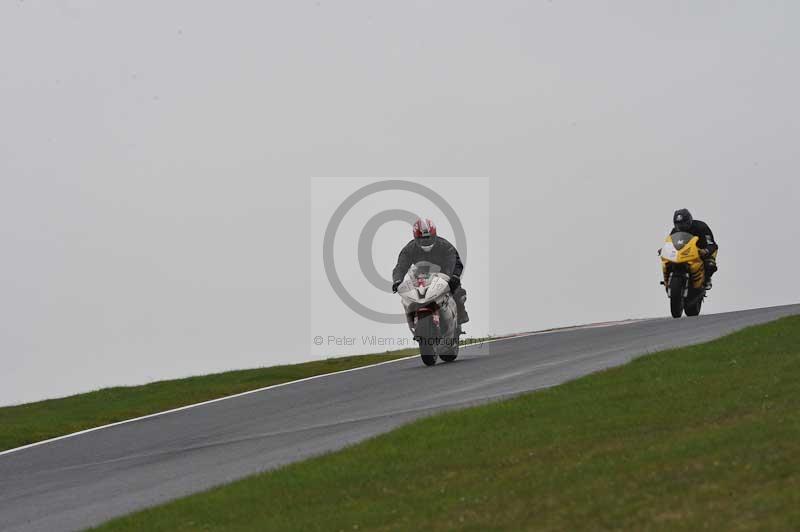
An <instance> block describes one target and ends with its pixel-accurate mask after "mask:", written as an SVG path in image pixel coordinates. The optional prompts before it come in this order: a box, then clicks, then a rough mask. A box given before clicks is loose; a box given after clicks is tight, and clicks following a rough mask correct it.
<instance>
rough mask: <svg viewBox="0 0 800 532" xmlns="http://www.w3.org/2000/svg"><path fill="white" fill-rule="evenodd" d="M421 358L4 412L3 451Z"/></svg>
mask: <svg viewBox="0 0 800 532" xmlns="http://www.w3.org/2000/svg"><path fill="white" fill-rule="evenodd" d="M417 352H418V351H417V349H404V350H399V351H391V352H387V353H383V354H374V355H359V356H349V357H340V358H330V359H327V360H319V361H313V362H305V363H302V364H291V365H286V366H273V367H269V368H257V369H247V370H239V371H228V372H225V373H217V374H213V375H201V376H197V377H189V378H185V379H177V380H167V381H159V382H153V383H150V384H145V385H142V386H120V387H115V388H104V389H102V390H97V391H94V392H89V393H83V394H79V395H73V396H70V397H64V398H60V399H50V400H47V401H38V402H35V403H27V404H23V405H17V406H7V407H2V408H0V451H4V450H7V449H13V448H15V447H20V446H22V445H27V444H29V443H35V442H38V441H42V440H46V439H49V438H55V437H57V436H63V435H65V434H70V433H73V432H78V431H81V430H86V429H90V428H93V427H99V426H101V425H106V424H108V423H115V422H117V421H124V420H126V419H133V418H136V417H140V416H146V415H148V414H154V413H156V412H162V411H164V410H170V409H172V408H178V407H181V406H186V405H190V404H193V403H200V402H203V401H209V400H211V399H217V398H219V397H225V396H228V395H234V394H237V393H241V392H246V391H249V390H256V389H258V388H263V387H265V386H271V385H273V384H281V383H284V382H289V381H294V380H298V379H304V378H306V377H313V376H315V375H323V374H326V373H335V372H337V371H343V370H346V369H352V368H357V367H361V366H368V365H370V364H376V363H379V362H386V361H389V360H395V359H398V358H403V357H406V356H409V355H413V354H415V353H417Z"/></svg>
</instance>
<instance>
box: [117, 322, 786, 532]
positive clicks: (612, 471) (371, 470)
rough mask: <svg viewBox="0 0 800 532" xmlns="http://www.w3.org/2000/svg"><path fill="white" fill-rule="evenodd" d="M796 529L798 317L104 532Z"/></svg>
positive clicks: (452, 416)
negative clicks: (209, 531) (206, 531)
mask: <svg viewBox="0 0 800 532" xmlns="http://www.w3.org/2000/svg"><path fill="white" fill-rule="evenodd" d="M701 528H705V529H712V530H737V529H742V530H752V529H765V530H790V529H794V530H797V529H800V317H793V318H787V319H783V320H780V321H778V322H774V323H771V324H767V325H763V326H759V327H755V328H751V329H747V330H745V331H742V332H739V333H736V334H734V335H732V336H729V337H726V338H723V339H720V340H717V341H715V342H711V343H708V344H704V345H700V346H696V347H691V348H686V349H680V350H673V351H667V352H663V353H658V354H655V355H651V356H646V357H643V358H640V359H637V360H635V361H634V362H632V363H631V364H628V365H626V366H622V367H618V368H614V369H610V370H607V371H604V372H601V373H597V374H594V375H590V376H588V377H584V378H581V379H578V380H575V381H572V382H569V383H566V384H564V385H562V386H558V387H555V388H551V389H548V390H543V391H539V392H536V393H532V394H528V395H525V396H522V397H519V398H516V399H513V400H509V401H504V402H500V403H494V404H490V405H486V406H481V407H477V408H472V409H467V410H463V411H458V412H452V413H447V414H442V415H438V416H435V417H430V418H426V419H423V420H420V421H417V422H415V423H412V424H410V425H407V426H405V427H402V428H400V429H398V430H395V431H393V432H391V433H388V434H385V435H383V436H380V437H377V438H374V439H371V440H368V441H366V442H364V443H361V444H359V445H356V446H353V447H349V448H347V449H344V450H342V451H339V452H336V453H332V454H328V455H324V456H321V457H318V458H314V459H311V460H308V461H305V462H300V463H296V464H293V465H290V466H287V467H284V468H281V469H278V470H275V471H271V472H268V473H263V474H260V475H255V476H253V477H250V478H247V479H243V480H241V481H238V482H234V483H232V484H229V485H226V486H222V487H219V488H216V489H213V490H210V491H208V492H204V493H201V494H197V495H193V496H191V497H187V498H184V499H180V500H177V501H173V502H171V503H167V504H165V505H162V506H160V507H156V508H153V509H149V510H145V511H143V512H139V513H136V514H133V515H131V516H127V517H123V518H121V519H117V520H114V521H111V522H110V523H107V524H106V525H105V526H103V527H101V530H120V531H126V530H137V531H138V530H347V531H351V530H365V529H369V530H452V529H460V530H476V531H478V530H480V531H483V530H526V529H528V530H575V529H583V530H585V529H592V530H596V529H629V530H645V529H653V530H659V529H660V530H675V529H682V530H697V529H701Z"/></svg>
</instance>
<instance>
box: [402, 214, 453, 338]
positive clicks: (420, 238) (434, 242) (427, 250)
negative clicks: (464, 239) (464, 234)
mask: <svg viewBox="0 0 800 532" xmlns="http://www.w3.org/2000/svg"><path fill="white" fill-rule="evenodd" d="M413 233H414V239H413V240H411V241H410V242H409V243H408V244H406V245H405V247H403V249H402V250H401V251H400V255H399V256H398V257H397V266H395V267H394V270H393V271H392V280H393V282H392V292H394V293H397V287H398V286H399V285H400V283H402V282H403V278H404V277H405V276H406V273H408V270H409V268H411V265H412V264H415V263H417V262H419V261H428V262H430V263H433V264H436V265H437V266H439V268H441V271H442V273H444V274H445V275H448V276H449V277H450V281H449V285H450V293H451V294H452V295H453V298H454V299H455V300H456V307H457V309H458V324H459V325H461V324H462V323H467V322H468V321H469V315H468V314H467V309H466V308H464V301H465V300H466V299H467V292H466V290H464V288H463V287H462V286H461V272H462V271H464V265H463V264H462V263H461V258H460V257H459V256H458V251H456V248H455V246H453V244H451V243H450V242H448V241H447V240H445V239H444V238H442V237H440V236H438V235H437V234H436V225H434V223H433V222H432V221H431V220H430V219H425V220H423V219H422V218H418V219H417V221H416V222H414V227H413Z"/></svg>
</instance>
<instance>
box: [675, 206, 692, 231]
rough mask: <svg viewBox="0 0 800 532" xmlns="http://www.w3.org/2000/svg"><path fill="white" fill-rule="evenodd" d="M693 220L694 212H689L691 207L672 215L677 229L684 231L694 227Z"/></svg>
mask: <svg viewBox="0 0 800 532" xmlns="http://www.w3.org/2000/svg"><path fill="white" fill-rule="evenodd" d="M693 221H694V218H692V213H690V212H689V209H681V210H679V211H675V214H673V215H672V223H674V224H675V229H677V230H678V231H682V232H684V233H685V232H687V231H688V230H689V229H691V228H692V222H693Z"/></svg>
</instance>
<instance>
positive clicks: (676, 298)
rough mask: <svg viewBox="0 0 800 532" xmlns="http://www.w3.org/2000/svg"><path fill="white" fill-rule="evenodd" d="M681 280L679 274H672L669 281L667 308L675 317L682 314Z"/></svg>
mask: <svg viewBox="0 0 800 532" xmlns="http://www.w3.org/2000/svg"><path fill="white" fill-rule="evenodd" d="M683 281H684V279H683V278H682V277H681V276H679V275H673V276H672V278H671V279H670V281H669V310H670V312H671V313H672V317H673V318H676V319H677V318H680V317H681V316H683Z"/></svg>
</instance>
